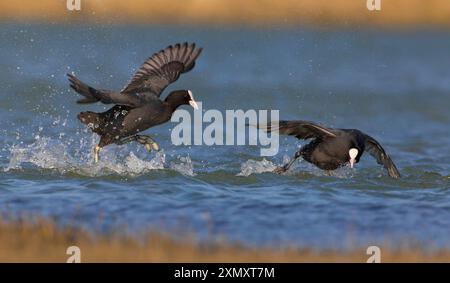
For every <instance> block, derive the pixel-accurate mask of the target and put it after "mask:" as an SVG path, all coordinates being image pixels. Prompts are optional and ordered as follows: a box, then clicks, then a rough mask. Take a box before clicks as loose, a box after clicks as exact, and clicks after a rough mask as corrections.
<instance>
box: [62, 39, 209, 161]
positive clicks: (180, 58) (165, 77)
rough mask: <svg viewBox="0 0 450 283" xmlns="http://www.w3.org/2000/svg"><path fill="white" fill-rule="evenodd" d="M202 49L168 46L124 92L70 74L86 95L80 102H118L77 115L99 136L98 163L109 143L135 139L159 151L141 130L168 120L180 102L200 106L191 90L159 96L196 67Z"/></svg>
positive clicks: (188, 45) (150, 61)
mask: <svg viewBox="0 0 450 283" xmlns="http://www.w3.org/2000/svg"><path fill="white" fill-rule="evenodd" d="M201 51H202V48H197V49H196V48H195V43H192V44H188V43H184V44H175V45H174V46H168V47H167V48H165V49H164V50H161V51H159V52H158V53H155V54H153V55H152V56H151V57H150V58H148V59H147V60H146V61H145V62H144V63H143V64H142V66H141V67H140V68H139V69H138V70H137V71H136V73H135V74H134V75H133V77H132V78H131V80H130V82H129V83H128V84H127V85H126V86H125V87H124V88H123V89H122V90H121V91H110V90H103V89H95V88H93V87H90V86H88V85H87V84H85V83H83V82H81V81H80V80H79V79H77V78H76V77H75V76H74V75H72V74H67V76H68V77H69V81H70V87H71V88H72V89H74V90H75V91H76V92H78V93H79V94H81V95H83V96H84V98H83V99H80V100H78V101H77V103H80V104H86V103H95V102H99V101H100V102H102V103H105V104H115V105H114V106H113V107H112V108H110V109H109V110H108V111H106V112H102V113H95V112H91V111H87V112H81V113H80V114H79V115H78V119H80V121H81V122H82V123H84V124H86V125H87V126H88V127H89V128H90V129H91V130H92V131H93V132H95V133H97V134H98V135H99V136H100V142H99V143H98V145H97V146H96V147H95V149H94V160H95V162H98V159H99V152H100V149H101V148H102V147H104V146H106V145H109V144H124V143H127V142H130V141H136V142H139V143H141V144H143V145H145V147H146V148H147V150H151V148H153V149H155V150H158V149H159V146H158V144H157V143H156V142H155V141H154V140H153V139H152V138H151V137H150V136H148V135H138V133H139V132H141V131H144V130H146V129H148V128H150V127H153V126H156V125H159V124H162V123H165V122H167V121H169V120H170V118H171V117H172V114H173V112H174V111H175V110H176V109H177V108H178V107H179V106H181V105H184V104H190V105H191V106H192V107H193V108H194V109H198V106H197V103H196V102H195V100H194V97H193V96H192V92H191V91H190V90H176V91H172V92H171V93H170V94H169V95H168V96H167V97H166V99H165V100H161V99H160V96H161V93H162V92H163V91H164V89H165V88H166V87H167V86H168V85H169V84H170V83H173V82H175V81H176V80H177V79H178V78H179V76H180V74H182V73H186V72H189V71H190V70H192V68H194V66H195V60H196V59H197V57H198V56H199V55H200V53H201Z"/></svg>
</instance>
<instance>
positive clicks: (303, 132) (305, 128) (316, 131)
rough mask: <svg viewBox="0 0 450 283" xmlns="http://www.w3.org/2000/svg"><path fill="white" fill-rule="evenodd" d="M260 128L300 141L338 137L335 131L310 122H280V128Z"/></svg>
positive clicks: (274, 125) (275, 126)
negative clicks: (293, 137)
mask: <svg viewBox="0 0 450 283" xmlns="http://www.w3.org/2000/svg"><path fill="white" fill-rule="evenodd" d="M258 128H260V129H263V130H265V131H267V132H272V131H278V132H279V133H280V134H282V135H290V136H295V137H297V138H298V139H311V138H323V137H336V134H335V133H333V130H331V129H328V128H325V127H322V126H320V125H317V124H315V123H312V122H309V121H279V122H278V126H277V125H276V123H272V124H270V125H266V126H261V125H259V126H258Z"/></svg>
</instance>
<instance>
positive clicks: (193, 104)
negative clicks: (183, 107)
mask: <svg viewBox="0 0 450 283" xmlns="http://www.w3.org/2000/svg"><path fill="white" fill-rule="evenodd" d="M188 93H189V96H190V98H191V100H189V105H191V106H192V108H194V109H195V110H198V105H197V102H195V100H194V96H193V95H192V91H190V90H188Z"/></svg>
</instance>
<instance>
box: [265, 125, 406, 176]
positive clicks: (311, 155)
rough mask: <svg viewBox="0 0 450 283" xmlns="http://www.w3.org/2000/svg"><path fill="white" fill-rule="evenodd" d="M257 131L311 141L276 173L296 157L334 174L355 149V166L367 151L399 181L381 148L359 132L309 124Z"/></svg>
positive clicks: (389, 159) (392, 164)
mask: <svg viewBox="0 0 450 283" xmlns="http://www.w3.org/2000/svg"><path fill="white" fill-rule="evenodd" d="M259 128H262V129H264V130H266V131H267V132H272V131H278V132H279V134H282V135H291V136H295V137H297V138H298V139H301V140H307V139H311V142H310V143H308V144H306V145H304V146H303V147H301V148H300V149H299V150H298V151H297V152H296V154H295V155H294V158H293V159H292V160H291V161H290V162H289V163H288V164H286V165H285V166H283V167H280V168H278V169H277V172H284V171H286V170H288V169H289V167H290V166H291V165H292V163H293V162H294V161H295V160H296V159H298V158H300V157H301V158H303V159H304V160H306V161H308V162H310V163H312V164H314V165H316V166H317V167H319V168H320V169H323V170H335V169H338V168H339V167H342V166H345V165H346V164H349V162H350V159H351V156H349V152H350V150H351V149H356V150H355V151H354V152H355V157H354V159H355V160H354V161H355V163H358V162H359V160H360V158H361V156H362V155H363V153H364V152H365V151H367V152H368V153H369V154H370V155H372V156H373V157H374V158H375V159H376V160H377V162H378V163H379V164H381V165H383V166H384V168H386V170H387V172H388V174H389V176H391V177H393V178H399V177H400V173H399V172H398V170H397V167H396V166H395V164H394V162H393V161H392V159H391V158H390V156H389V155H388V154H387V153H386V152H385V150H384V149H383V147H382V146H381V145H380V144H379V143H378V142H377V141H376V140H375V139H374V138H372V137H371V136H369V135H367V134H365V133H363V132H361V131H360V130H356V129H333V128H327V127H323V126H320V125H318V124H316V123H313V122H309V121H280V122H279V123H278V126H275V125H274V124H272V125H268V126H259Z"/></svg>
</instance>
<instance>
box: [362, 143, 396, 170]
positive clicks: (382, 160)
mask: <svg viewBox="0 0 450 283" xmlns="http://www.w3.org/2000/svg"><path fill="white" fill-rule="evenodd" d="M365 138H366V139H365V147H366V150H367V152H369V153H370V155H372V156H373V157H374V158H375V159H376V160H377V162H378V164H381V165H383V166H384V168H386V170H387V171H388V174H389V176H391V177H392V178H400V173H399V172H398V170H397V167H396V166H395V164H394V162H393V161H392V159H391V157H389V155H387V154H386V152H385V151H384V149H383V147H382V146H381V145H380V144H379V143H378V142H377V141H376V140H375V139H374V138H372V137H370V136H368V135H365Z"/></svg>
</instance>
